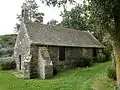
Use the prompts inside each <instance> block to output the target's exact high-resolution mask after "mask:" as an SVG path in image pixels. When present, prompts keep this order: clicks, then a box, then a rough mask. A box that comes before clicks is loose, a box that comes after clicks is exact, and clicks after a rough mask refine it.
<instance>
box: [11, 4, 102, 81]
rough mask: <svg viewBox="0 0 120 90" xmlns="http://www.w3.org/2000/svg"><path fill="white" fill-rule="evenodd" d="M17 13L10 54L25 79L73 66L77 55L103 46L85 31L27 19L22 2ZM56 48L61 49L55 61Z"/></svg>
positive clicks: (50, 73)
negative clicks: (18, 23)
mask: <svg viewBox="0 0 120 90" xmlns="http://www.w3.org/2000/svg"><path fill="white" fill-rule="evenodd" d="M21 16H22V20H21V25H20V29H19V33H18V36H17V40H16V44H15V47H14V55H13V57H14V59H15V61H16V65H17V70H21V71H22V72H23V76H24V78H25V79H29V78H43V79H46V78H51V77H52V76H53V74H54V72H55V71H56V72H59V71H64V70H67V69H69V68H74V67H77V64H78V63H79V62H78V61H79V60H80V57H82V56H86V55H87V56H91V57H92V56H93V55H92V54H93V48H95V49H96V48H99V49H100V48H103V45H101V43H100V42H99V41H98V40H97V39H95V37H94V36H92V34H90V33H89V32H83V31H79V30H73V29H68V28H63V27H57V26H49V25H44V24H40V23H37V22H32V21H30V20H29V18H28V8H27V5H26V4H25V3H23V6H22V15H21ZM60 47H64V48H63V50H64V51H65V52H64V53H62V54H64V55H63V56H64V58H62V59H64V60H62V61H61V60H59V54H60V55H61V53H60V50H61V49H59V48H60ZM60 59H61V58H60Z"/></svg>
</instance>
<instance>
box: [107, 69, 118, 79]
mask: <svg viewBox="0 0 120 90" xmlns="http://www.w3.org/2000/svg"><path fill="white" fill-rule="evenodd" d="M107 76H108V77H109V78H111V79H113V80H116V79H117V78H116V69H115V68H112V67H109V68H108V70H107Z"/></svg>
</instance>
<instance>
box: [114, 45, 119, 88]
mask: <svg viewBox="0 0 120 90" xmlns="http://www.w3.org/2000/svg"><path fill="white" fill-rule="evenodd" d="M114 48H115V49H114V52H115V59H116V75H117V90H120V46H116V45H115V46H114Z"/></svg>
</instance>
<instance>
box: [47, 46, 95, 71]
mask: <svg viewBox="0 0 120 90" xmlns="http://www.w3.org/2000/svg"><path fill="white" fill-rule="evenodd" d="M48 52H49V54H50V59H51V61H52V62H53V69H54V70H55V71H56V72H59V71H64V70H67V69H70V68H75V67H77V64H78V62H79V61H78V60H79V59H80V57H81V56H86V55H87V56H91V57H92V54H93V50H92V49H91V48H75V47H65V60H64V61H60V60H59V47H52V46H49V47H48Z"/></svg>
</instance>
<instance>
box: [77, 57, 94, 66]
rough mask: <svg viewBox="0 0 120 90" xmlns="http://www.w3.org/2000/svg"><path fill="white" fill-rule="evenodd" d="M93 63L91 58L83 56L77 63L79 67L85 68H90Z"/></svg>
mask: <svg viewBox="0 0 120 90" xmlns="http://www.w3.org/2000/svg"><path fill="white" fill-rule="evenodd" d="M92 62H93V58H92V57H89V56H84V57H81V58H80V60H79V63H78V66H79V67H86V66H90V65H91V64H92Z"/></svg>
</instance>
